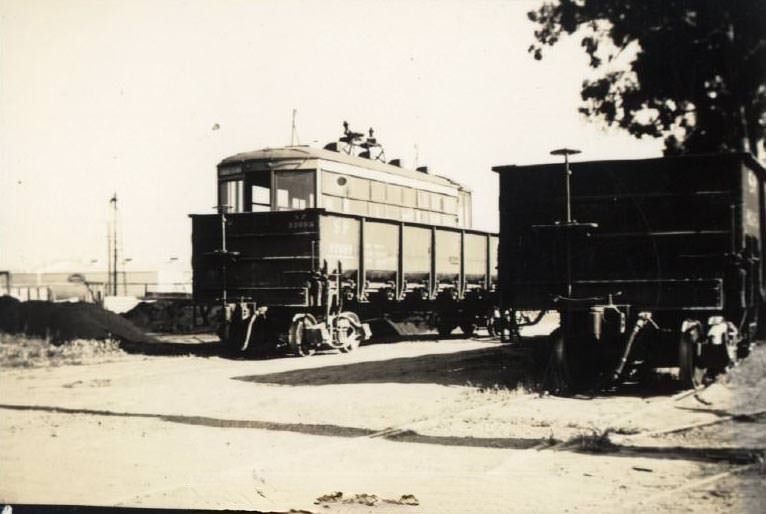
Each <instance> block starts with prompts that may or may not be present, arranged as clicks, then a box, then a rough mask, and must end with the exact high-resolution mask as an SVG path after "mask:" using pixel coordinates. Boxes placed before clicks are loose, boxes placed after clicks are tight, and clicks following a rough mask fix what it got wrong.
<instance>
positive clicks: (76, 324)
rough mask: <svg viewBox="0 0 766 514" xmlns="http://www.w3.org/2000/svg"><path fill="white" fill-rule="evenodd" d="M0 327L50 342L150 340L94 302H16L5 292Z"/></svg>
mask: <svg viewBox="0 0 766 514" xmlns="http://www.w3.org/2000/svg"><path fill="white" fill-rule="evenodd" d="M0 331H2V332H7V333H9V334H26V335H29V336H37V337H44V338H48V339H50V340H51V341H52V342H54V343H62V342H65V341H72V340H75V339H100V340H105V339H117V340H119V341H122V342H124V343H148V342H153V341H154V339H153V338H151V337H149V336H147V335H146V334H145V333H144V331H143V330H141V329H140V328H138V327H137V326H135V325H134V324H133V323H131V322H130V321H128V320H127V319H125V318H123V317H121V316H119V315H117V314H115V313H113V312H110V311H107V310H105V309H103V308H102V307H101V306H99V305H96V304H92V303H82V302H80V303H52V302H42V301H30V302H19V301H18V300H16V299H14V298H11V297H8V296H3V297H0Z"/></svg>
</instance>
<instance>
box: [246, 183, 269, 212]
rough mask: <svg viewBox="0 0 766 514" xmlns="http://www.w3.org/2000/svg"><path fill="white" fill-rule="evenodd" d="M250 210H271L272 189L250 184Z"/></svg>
mask: <svg viewBox="0 0 766 514" xmlns="http://www.w3.org/2000/svg"><path fill="white" fill-rule="evenodd" d="M250 198H251V199H252V200H251V203H250V210H251V211H252V212H268V211H269V210H271V189H269V188H268V187H263V186H250Z"/></svg>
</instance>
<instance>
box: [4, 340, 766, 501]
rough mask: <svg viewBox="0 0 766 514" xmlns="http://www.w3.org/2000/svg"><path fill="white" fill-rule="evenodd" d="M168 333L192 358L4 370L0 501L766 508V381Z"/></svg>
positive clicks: (474, 352)
mask: <svg viewBox="0 0 766 514" xmlns="http://www.w3.org/2000/svg"><path fill="white" fill-rule="evenodd" d="M527 335H528V336H533V335H534V334H527ZM163 339H164V343H165V344H175V345H177V348H180V351H179V352H176V353H186V352H185V350H188V353H189V355H172V356H171V355H152V356H145V355H135V354H115V355H114V357H113V359H111V360H108V361H103V360H100V361H97V362H93V363H90V364H87V363H86V364H80V365H60V366H48V367H38V368H32V369H22V368H14V369H4V370H2V372H1V374H0V502H3V503H8V504H59V505H70V504H75V505H101V506H134V507H159V508H165V507H180V508H196V509H241V510H254V511H266V512H289V511H290V510H291V509H292V510H297V511H305V512H328V513H362V512H373V513H388V512H392V513H400V512H401V513H412V514H416V513H444V512H449V513H466V512H476V513H494V512H498V513H499V512H536V513H548V512H588V513H591V512H603V513H607V512H609V513H611V512H639V511H641V512H644V511H646V510H647V509H651V510H659V511H662V512H695V513H700V512H705V513H731V512H747V513H750V512H753V513H755V512H759V513H760V512H763V511H764V498H766V467H764V464H763V455H764V449H766V417H764V416H763V415H762V412H763V410H764V409H766V382H765V381H764V380H763V379H762V378H760V379H758V378H756V379H755V380H750V382H748V383H747V385H746V387H745V386H741V385H738V386H737V387H733V385H732V384H730V383H722V384H716V385H713V386H711V387H710V388H708V389H706V390H704V391H702V392H699V393H697V394H692V393H689V392H684V391H682V390H681V389H679V387H678V386H677V385H675V384H674V383H673V382H672V381H670V380H665V381H658V384H657V385H656V386H655V387H652V388H651V389H643V390H640V389H636V388H623V389H621V390H619V391H616V392H609V393H604V394H601V395H599V396H596V397H575V398H559V397H553V396H548V395H541V394H539V393H533V392H530V391H528V389H526V387H527V385H528V384H527V383H526V380H527V377H526V374H527V372H526V370H527V367H528V365H529V355H530V352H529V343H530V341H531V342H534V338H528V339H527V341H526V343H525V344H521V345H506V344H500V343H499V342H498V341H496V340H491V339H486V338H475V339H472V340H464V339H458V338H453V339H446V340H433V339H431V340H419V341H401V342H396V343H388V344H375V345H369V346H363V347H362V348H360V349H359V350H358V351H357V352H354V353H351V354H337V353H333V352H327V353H324V354H321V355H316V356H313V357H310V358H295V357H281V358H269V359H263V360H234V359H227V358H222V357H217V356H211V352H210V345H214V344H215V343H211V342H210V339H209V338H207V339H206V338H205V337H204V336H193V337H189V338H185V339H184V338H179V337H178V336H175V337H174V338H163ZM197 349H203V350H201V351H197ZM761 350H763V348H758V351H759V352H761ZM759 355H760V354H759ZM759 358H762V357H759Z"/></svg>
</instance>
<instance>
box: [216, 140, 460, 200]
mask: <svg viewBox="0 0 766 514" xmlns="http://www.w3.org/2000/svg"><path fill="white" fill-rule="evenodd" d="M270 159H273V160H279V159H321V160H324V161H333V162H340V163H343V164H350V165H353V166H359V167H362V168H367V169H374V170H378V171H383V172H386V173H391V174H392V175H400V176H402V177H408V178H412V179H416V180H423V181H426V182H432V183H434V184H441V185H449V186H453V187H457V188H459V189H462V190H464V191H469V189H468V188H467V187H465V186H464V185H462V184H460V183H459V182H455V181H454V180H450V179H448V178H446V177H442V176H440V175H432V174H430V173H421V172H419V171H414V170H410V169H407V168H400V167H398V166H394V165H392V164H386V163H384V162H381V161H378V160H374V159H365V158H363V157H357V156H354V155H348V154H345V153H342V152H334V151H332V150H325V149H322V148H312V147H310V146H285V147H281V148H264V149H262V150H254V151H252V152H242V153H238V154H236V155H232V156H231V157H227V158H225V159H224V160H222V161H221V162H220V164H219V166H226V165H227V164H235V163H242V162H246V161H258V160H270Z"/></svg>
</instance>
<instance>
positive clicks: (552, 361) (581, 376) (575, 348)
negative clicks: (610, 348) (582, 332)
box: [544, 328, 598, 396]
mask: <svg viewBox="0 0 766 514" xmlns="http://www.w3.org/2000/svg"><path fill="white" fill-rule="evenodd" d="M550 345H551V354H550V358H549V361H548V367H547V369H546V374H545V380H544V382H545V383H544V387H546V388H547V389H549V390H550V391H551V392H553V393H555V394H561V395H565V396H566V395H571V394H575V393H578V392H580V391H583V390H584V389H586V388H587V387H588V386H589V385H590V386H592V385H593V384H594V383H595V381H596V379H597V378H598V377H597V373H598V368H597V366H595V365H594V363H593V358H594V355H593V348H591V346H590V345H589V344H588V341H587V340H585V339H582V340H579V339H578V338H577V337H576V336H574V335H568V336H566V337H565V336H564V332H563V331H562V330H561V329H560V328H557V329H556V330H554V331H553V332H552V333H551V335H550Z"/></svg>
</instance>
